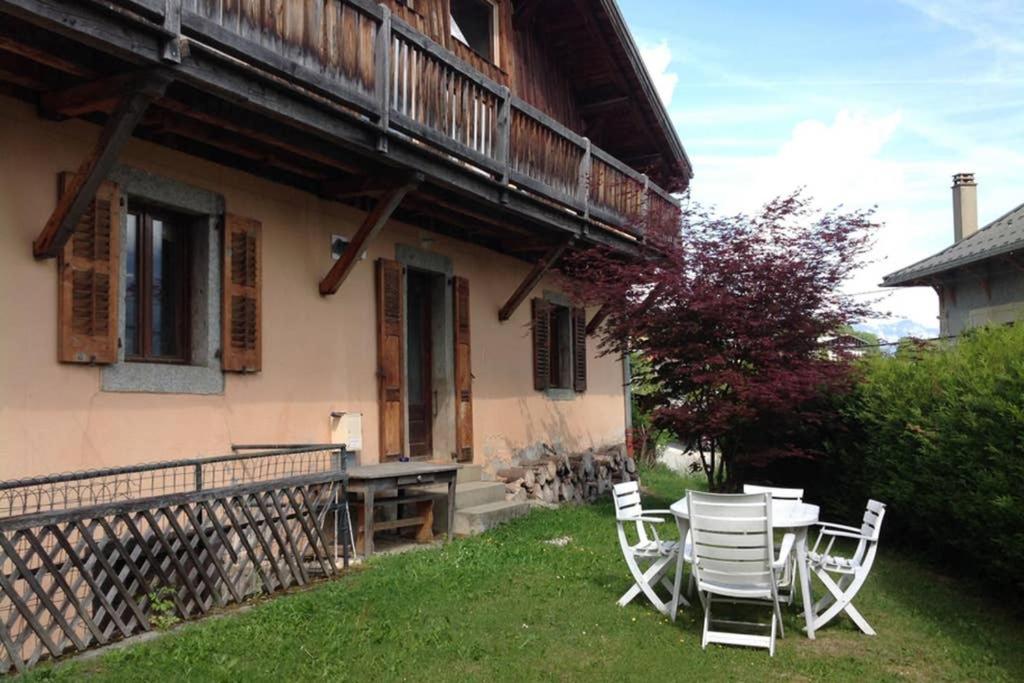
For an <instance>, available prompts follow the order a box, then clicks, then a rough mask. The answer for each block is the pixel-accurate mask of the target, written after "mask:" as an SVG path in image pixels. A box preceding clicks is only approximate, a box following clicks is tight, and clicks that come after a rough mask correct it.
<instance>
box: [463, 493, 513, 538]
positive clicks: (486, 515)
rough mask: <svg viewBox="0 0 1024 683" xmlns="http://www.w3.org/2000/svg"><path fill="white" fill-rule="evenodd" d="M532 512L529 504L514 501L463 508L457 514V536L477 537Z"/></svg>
mask: <svg viewBox="0 0 1024 683" xmlns="http://www.w3.org/2000/svg"><path fill="white" fill-rule="evenodd" d="M457 495H458V494H456V500H458V497H457ZM530 510H531V507H530V504H529V503H527V502H518V501H512V500H509V501H501V502H498V503H485V504H483V505H475V506H473V507H469V508H463V509H462V510H458V511H456V512H455V535H456V536H476V535H477V534H482V533H483V532H485V531H487V530H488V529H493V528H494V527H496V526H498V525H499V524H503V523H505V522H507V521H509V520H512V519H515V518H516V517H522V516H524V515H526V514H529V512H530Z"/></svg>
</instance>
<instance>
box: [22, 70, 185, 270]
mask: <svg viewBox="0 0 1024 683" xmlns="http://www.w3.org/2000/svg"><path fill="white" fill-rule="evenodd" d="M170 82H171V76H170V75H169V74H168V73H166V72H163V71H152V72H147V73H146V74H144V75H143V76H142V77H140V79H139V80H137V81H136V83H135V87H134V88H133V89H132V90H131V91H129V92H127V93H125V94H124V95H123V97H122V99H121V101H120V103H119V104H118V105H117V108H116V109H115V110H114V112H113V113H112V114H111V115H110V117H109V118H108V119H107V123H106V125H105V126H104V127H103V131H102V132H101V133H100V137H99V140H97V142H96V146H95V148H94V149H93V151H92V152H91V153H90V154H89V156H88V157H87V158H86V159H85V161H83V162H82V165H81V166H79V167H78V172H77V173H75V176H74V178H72V179H71V182H70V183H68V186H67V188H65V192H64V194H62V195H61V197H60V199H59V200H58V201H57V206H56V208H55V209H54V210H53V214H52V215H51V216H50V219H49V220H48V221H47V222H46V225H45V226H44V227H43V230H42V232H40V233H39V236H38V237H37V238H36V239H35V241H34V242H33V243H32V253H33V254H34V255H35V257H36V258H50V257H54V256H56V255H57V254H58V253H59V252H60V250H61V249H63V248H64V244H65V243H66V242H67V241H68V238H69V237H71V233H72V231H73V230H74V227H75V225H76V224H77V223H78V220H79V219H80V218H81V217H82V213H83V212H84V211H85V209H86V207H88V206H89V202H91V201H92V199H93V197H94V196H95V194H96V190H97V189H98V188H99V186H100V183H102V182H103V179H104V178H106V177H107V173H108V172H109V171H110V169H111V168H112V167H113V165H114V164H115V163H116V162H117V157H118V155H119V154H120V153H121V148H123V147H124V145H125V143H127V142H128V139H129V138H130V137H131V136H132V131H133V130H135V126H136V125H137V124H138V122H139V121H140V120H141V119H142V116H143V115H144V114H145V113H146V108H147V107H148V106H149V103H150V102H152V101H153V100H155V99H156V98H158V97H160V96H161V95H163V93H164V91H165V90H166V89H167V85H168V84H169V83H170Z"/></svg>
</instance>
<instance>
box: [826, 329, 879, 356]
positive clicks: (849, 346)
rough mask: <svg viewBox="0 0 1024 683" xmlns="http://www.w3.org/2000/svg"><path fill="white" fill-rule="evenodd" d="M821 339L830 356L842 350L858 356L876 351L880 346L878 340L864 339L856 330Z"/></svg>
mask: <svg viewBox="0 0 1024 683" xmlns="http://www.w3.org/2000/svg"><path fill="white" fill-rule="evenodd" d="M821 341H822V344H823V345H824V346H825V348H826V349H827V353H828V354H829V356H830V357H835V356H836V355H837V353H836V352H838V351H843V352H844V353H846V354H848V355H851V356H856V357H858V358H860V357H862V356H865V355H867V354H868V353H870V352H871V351H872V350H875V351H877V350H878V349H879V348H880V346H879V344H880V342H878V341H872V340H869V339H866V338H864V337H862V336H860V335H858V334H857V333H856V332H843V333H840V334H837V335H836V336H834V337H826V338H824V339H822V340H821Z"/></svg>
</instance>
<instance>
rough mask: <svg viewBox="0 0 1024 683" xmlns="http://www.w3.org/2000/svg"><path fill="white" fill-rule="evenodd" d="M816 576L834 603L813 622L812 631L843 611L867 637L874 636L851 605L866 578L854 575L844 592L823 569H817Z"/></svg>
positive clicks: (873, 632) (868, 625)
mask: <svg viewBox="0 0 1024 683" xmlns="http://www.w3.org/2000/svg"><path fill="white" fill-rule="evenodd" d="M817 574H818V578H819V579H821V582H822V583H823V584H824V585H825V588H826V589H828V592H829V593H830V594H831V595H832V597H833V598H834V603H833V604H832V606H831V607H829V608H828V609H827V610H825V612H824V613H822V614H819V615H817V617H816V618H815V620H814V629H815V630H818V629H819V628H821V627H822V626H824V625H825V624H827V623H828V622H830V621H832V619H834V618H835V617H836V615H838V614H839V613H840V612H844V611H845V612H846V613H847V614H848V615H849V616H850V618H851V619H852V620H853V623H855V624H857V627H858V628H859V629H860V630H861V631H863V632H864V633H865V634H866V635H869V636H873V635H875V630H874V629H873V628H871V625H870V624H869V623H868V622H867V620H866V619H865V618H864V617H863V615H861V613H860V612H859V611H857V608H856V607H854V606H853V604H852V603H853V598H854V597H856V595H857V593H858V591H860V589H861V586H863V585H864V581H865V580H866V579H867V576H865V575H861V574H857V575H854V578H853V580H852V581H850V582H849V584H848V585H847V586H846V587H845V590H844V588H843V587H841V586H840V585H839V584H837V583H836V582H835V581H834V580H833V579H832V577H831V576H829V575H828V573H827V572H825V570H824V569H819V570H818V572H817Z"/></svg>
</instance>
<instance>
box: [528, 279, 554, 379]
mask: <svg viewBox="0 0 1024 683" xmlns="http://www.w3.org/2000/svg"><path fill="white" fill-rule="evenodd" d="M531 304H532V311H533V388H534V389H536V390H537V391H544V390H545V389H547V388H548V387H549V386H551V304H549V303H548V302H547V301H545V300H544V299H534V300H533V301H532V302H531Z"/></svg>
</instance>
